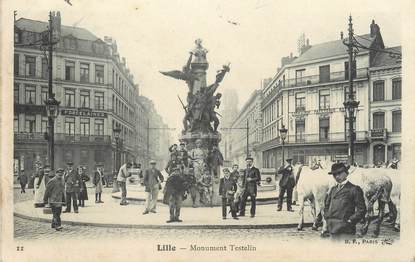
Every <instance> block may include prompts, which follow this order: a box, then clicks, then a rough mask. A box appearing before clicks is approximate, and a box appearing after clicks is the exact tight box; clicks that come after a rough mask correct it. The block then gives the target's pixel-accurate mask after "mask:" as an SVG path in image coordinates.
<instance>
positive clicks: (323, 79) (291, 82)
mask: <svg viewBox="0 0 415 262" xmlns="http://www.w3.org/2000/svg"><path fill="white" fill-rule="evenodd" d="M367 77H368V73H367V68H361V69H357V70H356V74H355V76H354V78H355V79H362V78H367ZM347 80H348V75H347V71H339V72H332V73H330V74H328V75H324V76H322V75H311V76H302V77H296V78H293V79H287V80H285V83H284V81H283V82H282V83H281V84H282V87H283V88H287V87H297V86H305V85H315V84H324V83H331V82H339V81H347Z"/></svg>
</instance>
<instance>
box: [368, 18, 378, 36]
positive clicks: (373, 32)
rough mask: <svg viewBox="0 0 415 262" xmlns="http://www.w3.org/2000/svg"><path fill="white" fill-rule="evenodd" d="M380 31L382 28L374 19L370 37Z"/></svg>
mask: <svg viewBox="0 0 415 262" xmlns="http://www.w3.org/2000/svg"><path fill="white" fill-rule="evenodd" d="M378 33H380V28H379V26H378V24H376V23H375V20H374V19H373V20H372V23H371V24H370V37H375V36H376V35H377V34H378Z"/></svg>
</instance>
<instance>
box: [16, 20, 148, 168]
mask: <svg viewBox="0 0 415 262" xmlns="http://www.w3.org/2000/svg"><path fill="white" fill-rule="evenodd" d="M55 21H58V22H57V23H56V25H55V26H56V27H57V28H58V32H59V42H58V43H57V44H56V45H55V47H54V52H53V57H52V61H53V64H52V65H53V72H52V75H53V93H55V98H56V100H58V101H60V108H59V113H60V114H59V116H58V117H57V119H56V120H55V167H56V168H57V167H63V166H64V165H65V163H66V162H68V161H72V162H74V164H75V165H76V166H77V165H85V166H87V168H88V171H91V170H92V169H93V168H94V165H95V163H96V162H100V163H103V164H104V167H105V170H106V171H107V172H111V171H114V170H115V168H116V167H115V163H114V157H115V152H116V144H115V139H114V132H113V130H114V128H115V127H119V128H120V129H121V133H120V144H121V145H120V158H121V162H124V161H137V162H140V161H141V159H144V158H145V156H144V155H143V150H142V149H143V148H145V146H146V139H145V138H146V134H147V133H146V132H147V129H145V128H143V126H144V125H143V123H147V122H148V118H149V114H148V112H147V109H146V108H145V107H144V106H143V105H142V104H141V101H140V99H139V87H138V85H137V84H135V83H134V78H133V75H132V74H131V73H130V71H129V69H128V68H127V65H126V59H125V58H123V57H122V58H121V57H120V54H119V52H118V50H117V45H116V42H115V41H113V40H112V39H111V38H109V37H105V38H104V40H101V39H100V38H98V37H96V36H95V35H94V34H92V33H91V32H89V31H88V30H86V29H83V28H77V27H70V26H64V25H61V24H60V14H59V12H58V13H57V15H56V16H55ZM47 27H48V23H46V22H42V21H35V20H30V19H25V18H20V19H18V20H17V21H16V22H15V53H14V163H15V167H16V169H18V170H26V171H29V173H30V172H31V170H33V166H34V161H36V160H41V161H42V162H43V163H45V162H47V141H46V140H45V138H44V133H45V132H46V131H47V125H48V121H47V116H46V110H45V105H44V101H45V100H47V99H48V66H47V63H48V62H47V59H46V57H45V54H44V52H43V51H42V50H40V48H39V46H38V45H31V44H32V43H35V42H39V40H40V39H41V37H42V33H43V32H45V31H46V30H47Z"/></svg>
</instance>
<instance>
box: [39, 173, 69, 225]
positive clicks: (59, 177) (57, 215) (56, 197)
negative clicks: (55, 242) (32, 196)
mask: <svg viewBox="0 0 415 262" xmlns="http://www.w3.org/2000/svg"><path fill="white" fill-rule="evenodd" d="M64 202H65V184H64V180H63V169H62V168H59V169H58V170H56V176H55V177H53V178H52V179H50V180H49V182H48V183H47V185H46V190H45V195H44V197H43V203H44V204H48V203H49V205H50V207H51V209H52V214H53V219H52V228H54V229H56V230H57V231H60V230H62V226H61V212H62V204H63V203H64Z"/></svg>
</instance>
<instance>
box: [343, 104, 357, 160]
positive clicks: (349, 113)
mask: <svg viewBox="0 0 415 262" xmlns="http://www.w3.org/2000/svg"><path fill="white" fill-rule="evenodd" d="M343 105H344V108H345V113H346V119H347V120H348V121H349V152H348V156H349V164H350V165H353V164H354V162H355V161H354V141H355V139H356V133H355V130H354V125H353V123H354V122H355V121H356V115H357V108H358V106H359V101H356V100H354V99H350V97H349V99H348V100H347V101H346V102H344V103H343Z"/></svg>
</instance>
